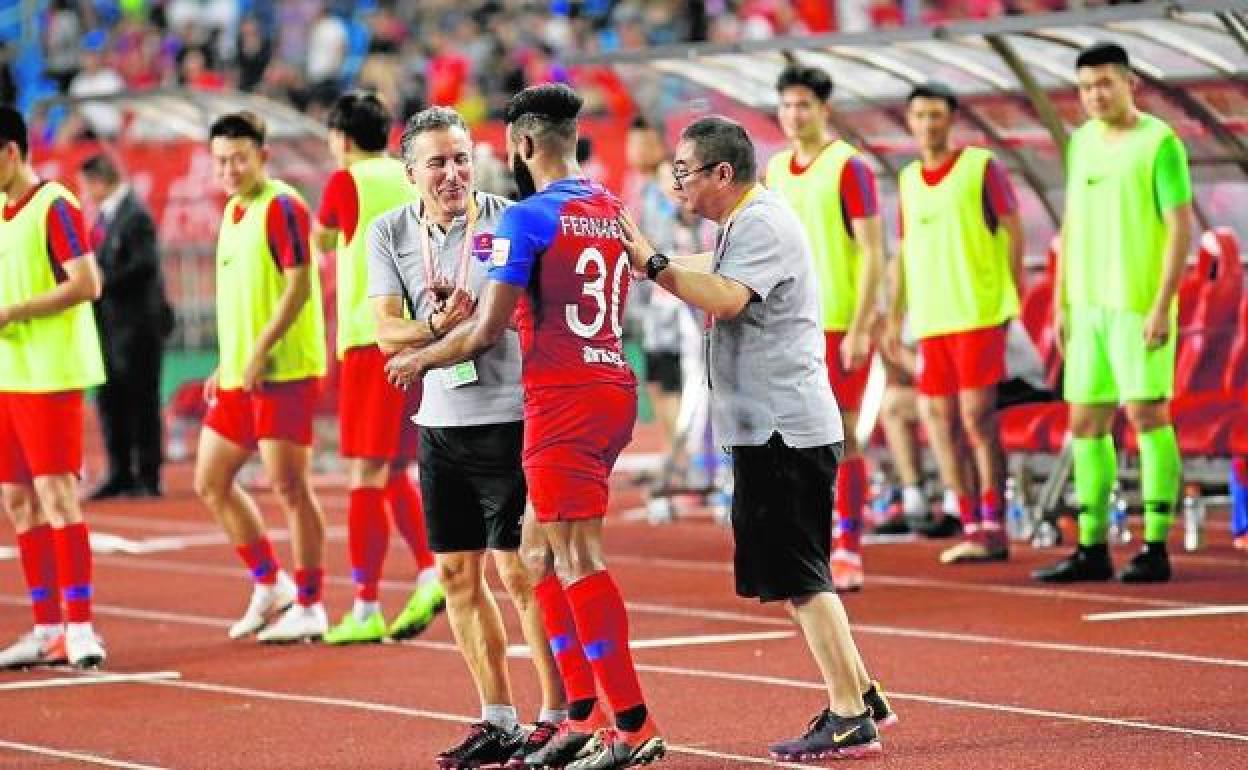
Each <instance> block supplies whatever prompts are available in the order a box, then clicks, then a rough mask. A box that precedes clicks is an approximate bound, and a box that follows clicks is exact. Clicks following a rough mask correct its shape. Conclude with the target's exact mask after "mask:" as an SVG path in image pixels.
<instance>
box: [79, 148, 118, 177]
mask: <svg viewBox="0 0 1248 770" xmlns="http://www.w3.org/2000/svg"><path fill="white" fill-rule="evenodd" d="M78 170H79V171H81V172H82V175H83V176H85V177H89V178H91V179H98V180H99V181H101V182H104V183H105V184H117V183H118V182H120V181H121V170H120V169H118V168H117V163H116V162H115V161H114V160H113V159H112V158H111V157H109V155H108V154H107V153H103V152H97V153H96V154H94V155H92V156H91V157H89V158H87V159H86V160H84V161H83V162H82V166H80V167H79V169H78Z"/></svg>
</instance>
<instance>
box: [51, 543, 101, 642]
mask: <svg viewBox="0 0 1248 770" xmlns="http://www.w3.org/2000/svg"><path fill="white" fill-rule="evenodd" d="M52 539H53V542H54V543H55V546H56V581H57V583H59V584H60V586H61V595H62V596H63V597H64V599H65V620H66V621H68V622H70V623H90V622H91V541H90V536H89V535H88V533H87V525H86V524H84V523H82V522H79V523H77V524H70V525H68V526H65V527H61V528H60V529H53V530H52Z"/></svg>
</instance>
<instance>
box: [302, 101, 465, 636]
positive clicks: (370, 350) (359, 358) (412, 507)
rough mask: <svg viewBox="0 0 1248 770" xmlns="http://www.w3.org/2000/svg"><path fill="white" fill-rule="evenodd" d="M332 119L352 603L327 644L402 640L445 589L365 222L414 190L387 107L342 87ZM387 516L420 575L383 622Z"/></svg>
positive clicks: (415, 401)
mask: <svg viewBox="0 0 1248 770" xmlns="http://www.w3.org/2000/svg"><path fill="white" fill-rule="evenodd" d="M328 124H329V151H330V154H331V155H333V156H334V160H336V161H337V162H338V166H339V168H338V170H337V171H335V172H334V173H333V174H331V175H330V177H329V180H328V181H327V182H326V184H325V192H324V194H323V195H322V196H321V204H320V207H319V208H318V209H317V214H316V223H315V224H314V226H313V231H312V240H313V243H314V244H315V245H316V246H317V247H318V248H319V249H320V250H321V251H329V250H331V249H332V250H334V253H335V260H336V264H337V270H336V276H337V286H336V297H337V302H336V307H337V310H338V333H337V338H338V339H337V350H338V358H339V360H341V362H342V376H341V378H340V380H339V386H338V387H339V392H338V396H339V399H338V427H339V436H340V443H339V450H340V451H341V453H342V456H343V457H345V458H347V461H348V464H347V468H348V480H347V483H348V488H349V490H350V492H349V496H348V501H347V550H348V554H349V556H350V560H351V576H352V579H353V580H354V581H355V603H354V605H353V606H352V608H351V611H350V612H348V613H346V614H345V615H343V618H342V621H341V622H340V623H339V624H338V625H336V626H334V628H332V629H330V631H329V633H328V634H326V635H325V641H326V642H328V643H330V644H352V643H361V642H380V641H382V639H384V638H385V637H386V636H387V635H389V636H391V637H393V638H395V639H405V638H408V637H411V636H415V635H416V634H419V633H420V632H421V631H423V630H425V628H426V627H427V626H428V625H429V623H431V622H432V621H433V618H434V615H435V614H436V613H437V611H438V609H439V608H440V607H441V606H442V605H443V604H444V602H445V594H444V593H443V591H442V587H441V585H440V584H439V583H438V581H437V568H436V566H435V565H434V558H433V552H432V551H431V550H429V543H428V539H427V537H426V535H425V515H424V510H423V508H422V506H421V500H420V495H419V493H417V491H416V489H415V488H414V487H413V485H412V482H411V479H410V478H409V477H408V475H407V466H408V463H409V462H410V461H412V460H414V459H416V450H417V447H418V446H419V440H418V436H419V431H418V428H417V427H416V426H415V425H414V424H413V423H412V421H411V420H410V419H409V418H410V417H411V416H412V415H414V414H416V412H417V410H418V409H419V408H420V388H418V387H417V388H412V389H410V390H408V391H406V392H404V391H402V390H399V389H398V388H396V387H394V386H393V385H391V384H390V383H389V382H386V373H385V365H386V358H385V356H384V355H383V354H382V352H381V349H380V348H378V347H377V319H376V317H375V316H374V315H373V308H372V304H371V303H370V301H369V298H368V229H369V227H371V226H372V224H373V222H374V221H375V220H376V219H377V217H379V216H381V215H382V214H384V213H386V212H387V211H390V210H391V209H395V208H398V207H400V206H403V205H405V204H407V203H410V202H411V201H412V200H413V199H414V198H415V197H416V196H415V194H414V193H413V192H412V189H411V186H410V185H409V184H408V182H407V172H406V169H405V168H404V165H403V162H402V161H400V160H398V159H396V158H392V157H390V156H389V155H387V154H386V143H387V141H388V140H389V138H390V124H391V117H390V111H389V110H387V109H386V106H385V105H384V104H382V103H381V100H380V99H378V98H377V96H376V95H375V94H372V93H369V92H365V91H352V92H349V93H346V94H343V95H342V96H341V97H339V98H338V100H337V101H336V102H335V103H334V106H333V107H332V108H331V109H330V111H329V119H328ZM386 508H389V509H390V510H389V514H387V511H386ZM390 516H393V518H394V524H395V528H396V529H398V531H399V534H400V535H402V537H403V539H404V540H405V541H406V542H407V545H408V547H409V549H410V550H411V552H412V556H413V558H414V559H415V561H416V567H417V569H418V570H419V576H418V577H417V588H416V590H415V592H413V594H412V596H411V597H410V598H409V600H408V603H407V606H406V607H405V608H404V609H403V611H402V612H401V613H400V614H399V616H398V617H397V618H396V619H395V621H394V623H393V624H392V625H390V626H388V627H387V625H386V621H385V619H384V617H383V616H382V613H381V603H380V598H379V594H378V586H379V584H380V582H381V567H382V563H383V562H384V561H385V556H386V551H387V549H388V545H389V542H390V520H389V517H390Z"/></svg>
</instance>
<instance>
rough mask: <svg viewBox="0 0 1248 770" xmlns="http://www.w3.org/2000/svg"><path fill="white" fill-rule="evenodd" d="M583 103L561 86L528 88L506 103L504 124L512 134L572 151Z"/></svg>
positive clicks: (546, 85) (569, 90)
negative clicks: (556, 143)
mask: <svg viewBox="0 0 1248 770" xmlns="http://www.w3.org/2000/svg"><path fill="white" fill-rule="evenodd" d="M584 104H585V100H584V99H582V98H581V97H580V95H579V94H577V93H576V91H573V90H572V89H571V88H569V87H568V86H566V85H564V84H563V83H545V84H543V85H540V86H530V87H528V88H526V89H524V90H523V91H521V92H520V93H518V94H516V95H515V96H513V97H511V101H510V102H508V103H507V111H506V112H505V113H504V115H503V122H504V123H506V124H507V125H509V126H511V127H512V131H513V132H515V131H518V132H521V133H525V134H528V135H530V136H532V137H533V138H534V139H537V140H545V139H547V138H552V139H558V140H559V141H560V142H562V143H564V144H565V145H567V146H568V147H569V149H570V148H571V145H572V143H573V142H575V141H576V118H577V116H578V115H580V114H581V107H582V106H584Z"/></svg>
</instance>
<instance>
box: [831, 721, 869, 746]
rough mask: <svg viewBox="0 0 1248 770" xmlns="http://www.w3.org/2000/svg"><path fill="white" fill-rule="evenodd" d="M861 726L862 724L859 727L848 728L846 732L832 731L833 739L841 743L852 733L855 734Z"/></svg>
mask: <svg viewBox="0 0 1248 770" xmlns="http://www.w3.org/2000/svg"><path fill="white" fill-rule="evenodd" d="M861 727H862V725H858V727H855V728H853V729H852V730H846V731H845V732H843V733H832V740H833V741H835V742H837V743H840V742H841V741H843V740H845V739H846V738H848V737H849V736H851V735H853V734H854V733H856V732H858V730H859V728H861Z"/></svg>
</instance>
